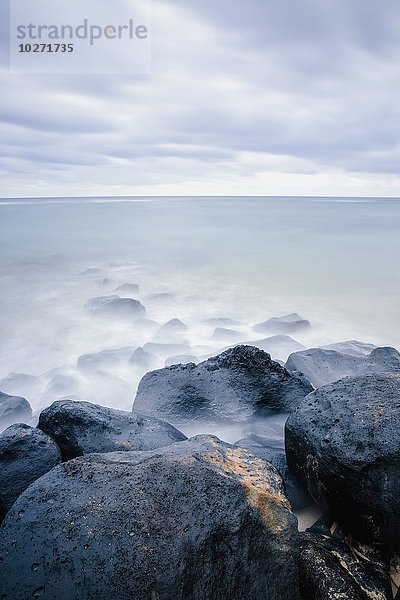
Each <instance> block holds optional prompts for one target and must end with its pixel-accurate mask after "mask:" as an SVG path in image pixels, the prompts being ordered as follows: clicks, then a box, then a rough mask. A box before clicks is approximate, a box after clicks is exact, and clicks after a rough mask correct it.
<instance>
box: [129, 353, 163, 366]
mask: <svg viewBox="0 0 400 600" xmlns="http://www.w3.org/2000/svg"><path fill="white" fill-rule="evenodd" d="M155 361H157V357H155V356H154V355H153V354H150V353H149V352H146V350H143V348H136V350H135V352H133V354H132V356H131V357H130V359H129V362H130V363H131V364H132V365H134V366H136V367H142V368H144V369H149V368H150V366H151V365H152V364H154V362H155Z"/></svg>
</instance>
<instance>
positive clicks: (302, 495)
mask: <svg viewBox="0 0 400 600" xmlns="http://www.w3.org/2000/svg"><path fill="white" fill-rule="evenodd" d="M235 446H239V447H240V448H246V449H247V450H250V452H252V453H253V454H255V455H256V456H259V457H260V458H262V459H263V460H265V461H267V462H269V463H271V464H272V465H274V467H276V468H277V469H278V471H279V474H280V475H281V477H282V479H283V482H284V484H285V491H286V495H287V497H288V499H289V502H290V505H291V507H292V509H293V510H295V511H297V510H302V509H304V508H306V507H307V506H311V505H312V504H314V501H313V499H312V498H311V496H310V495H309V493H308V492H307V490H306V488H305V487H304V486H303V485H302V484H301V483H300V482H299V481H298V480H297V479H296V477H295V476H294V475H293V474H292V473H291V472H290V471H289V468H288V465H287V461H286V453H285V449H284V448H280V447H279V446H278V445H276V443H274V441H273V440H269V439H268V438H264V437H261V436H259V435H256V434H250V435H248V436H247V437H245V438H242V439H240V440H238V441H237V442H235Z"/></svg>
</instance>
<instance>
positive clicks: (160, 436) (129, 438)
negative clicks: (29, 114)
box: [38, 400, 186, 460]
mask: <svg viewBox="0 0 400 600" xmlns="http://www.w3.org/2000/svg"><path fill="white" fill-rule="evenodd" d="M38 427H39V429H41V430H42V431H44V432H45V433H47V434H48V435H50V436H51V437H52V438H53V439H54V440H55V441H56V442H57V443H58V445H59V447H60V448H61V453H62V457H63V460H70V459H71V458H75V457H76V456H82V455H84V454H90V453H91V452H101V453H103V452H114V451H117V450H123V451H126V450H153V449H155V448H160V447H161V446H167V445H168V444H172V443H173V442H180V441H182V440H185V439H186V436H185V435H183V433H181V432H180V431H178V430H177V429H175V427H172V425H169V424H168V423H164V422H163V421H160V420H159V419H151V418H149V417H142V416H141V415H137V414H132V413H129V412H125V411H122V410H116V409H113V408H106V407H104V406H99V405H98V404H91V403H90V402H76V401H74V400H59V401H57V402H53V404H52V405H51V406H49V407H48V408H46V409H45V410H44V411H42V412H41V414H40V417H39V424H38Z"/></svg>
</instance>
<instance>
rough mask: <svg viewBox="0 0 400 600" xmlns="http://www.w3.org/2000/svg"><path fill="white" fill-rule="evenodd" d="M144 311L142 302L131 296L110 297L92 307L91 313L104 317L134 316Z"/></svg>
mask: <svg viewBox="0 0 400 600" xmlns="http://www.w3.org/2000/svg"><path fill="white" fill-rule="evenodd" d="M145 313H146V309H145V307H144V306H143V304H141V302H139V300H134V299H133V298H112V299H110V300H107V301H105V302H101V303H99V304H98V305H97V306H95V307H94V308H92V314H93V315H95V316H104V317H107V316H110V317H118V318H134V317H139V316H143V315H145Z"/></svg>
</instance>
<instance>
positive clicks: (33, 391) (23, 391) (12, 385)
mask: <svg viewBox="0 0 400 600" xmlns="http://www.w3.org/2000/svg"><path fill="white" fill-rule="evenodd" d="M43 388H44V383H43V381H41V380H40V379H39V377H35V376H34V375H27V374H26V373H9V374H8V375H7V377H4V379H2V380H1V381H0V389H1V390H3V391H4V392H5V393H6V394H11V395H12V396H22V397H23V398H29V399H32V397H33V398H37V397H38V396H40V394H41V393H42V392H43Z"/></svg>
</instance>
